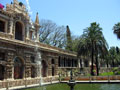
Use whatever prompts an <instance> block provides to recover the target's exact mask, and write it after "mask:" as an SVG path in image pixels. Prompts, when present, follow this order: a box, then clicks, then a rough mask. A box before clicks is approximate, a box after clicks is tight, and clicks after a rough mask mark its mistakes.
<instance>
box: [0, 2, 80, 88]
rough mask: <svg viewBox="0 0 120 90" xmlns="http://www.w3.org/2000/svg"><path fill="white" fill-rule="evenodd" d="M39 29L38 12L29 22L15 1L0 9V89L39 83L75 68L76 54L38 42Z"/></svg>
mask: <svg viewBox="0 0 120 90" xmlns="http://www.w3.org/2000/svg"><path fill="white" fill-rule="evenodd" d="M39 28H40V24H39V17H38V13H37V14H36V20H35V22H32V21H31V20H30V17H29V14H28V12H27V11H26V7H25V5H24V4H22V3H21V2H18V1H17V0H14V2H13V3H11V4H7V5H6V9H0V88H6V87H14V86H22V85H32V84H39V83H40V79H41V78H43V80H44V81H49V80H50V78H52V79H58V77H59V74H60V73H65V75H68V74H69V72H70V69H71V68H72V69H79V65H78V59H77V55H76V53H73V52H69V51H65V50H63V49H60V48H57V47H53V46H49V45H46V44H42V43H40V42H39ZM1 82H3V83H1Z"/></svg>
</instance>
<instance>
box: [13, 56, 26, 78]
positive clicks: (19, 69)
mask: <svg viewBox="0 0 120 90" xmlns="http://www.w3.org/2000/svg"><path fill="white" fill-rule="evenodd" d="M23 75H24V64H23V61H22V60H21V59H20V58H19V57H16V58H15V60H14V79H22V78H23Z"/></svg>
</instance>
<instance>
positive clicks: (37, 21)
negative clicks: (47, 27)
mask: <svg viewBox="0 0 120 90" xmlns="http://www.w3.org/2000/svg"><path fill="white" fill-rule="evenodd" d="M35 24H36V25H37V26H40V24H39V16H38V12H37V14H36V19H35Z"/></svg>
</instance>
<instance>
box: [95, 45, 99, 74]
mask: <svg viewBox="0 0 120 90" xmlns="http://www.w3.org/2000/svg"><path fill="white" fill-rule="evenodd" d="M95 51H96V55H95V56H96V57H95V59H96V69H97V76H99V67H98V51H97V46H96V44H95Z"/></svg>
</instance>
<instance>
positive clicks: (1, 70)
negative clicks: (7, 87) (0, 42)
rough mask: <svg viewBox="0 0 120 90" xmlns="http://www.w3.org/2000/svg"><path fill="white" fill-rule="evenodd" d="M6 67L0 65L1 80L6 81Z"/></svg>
mask: <svg viewBox="0 0 120 90" xmlns="http://www.w3.org/2000/svg"><path fill="white" fill-rule="evenodd" d="M4 73H5V67H4V66H3V65H0V80H4Z"/></svg>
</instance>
